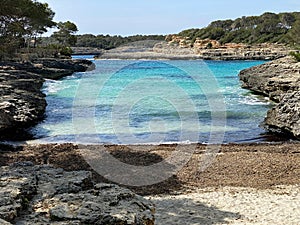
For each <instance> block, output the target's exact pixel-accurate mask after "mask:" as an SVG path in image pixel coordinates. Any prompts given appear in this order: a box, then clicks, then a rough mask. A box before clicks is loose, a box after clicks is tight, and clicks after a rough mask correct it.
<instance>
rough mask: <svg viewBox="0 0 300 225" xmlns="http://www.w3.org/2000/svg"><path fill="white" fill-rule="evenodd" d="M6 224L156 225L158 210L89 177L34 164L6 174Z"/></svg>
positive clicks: (2, 175) (1, 209)
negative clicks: (156, 212) (95, 182)
mask: <svg viewBox="0 0 300 225" xmlns="http://www.w3.org/2000/svg"><path fill="white" fill-rule="evenodd" d="M0 181H1V183H0V186H1V189H0V224H10V223H13V224H135V225H136V224H141V225H152V224H154V211H155V207H154V205H153V204H152V203H151V202H150V201H148V200H146V199H144V198H143V197H141V196H138V195H136V194H135V193H133V192H132V191H130V190H128V189H125V188H121V187H119V186H117V185H113V184H103V183H102V184H94V183H93V182H92V175H91V173H90V172H88V171H72V172H66V171H64V170H63V169H56V168H53V167H51V166H48V165H43V166H34V165H33V164H32V163H31V162H24V163H16V164H13V165H11V166H6V167H1V168H0Z"/></svg>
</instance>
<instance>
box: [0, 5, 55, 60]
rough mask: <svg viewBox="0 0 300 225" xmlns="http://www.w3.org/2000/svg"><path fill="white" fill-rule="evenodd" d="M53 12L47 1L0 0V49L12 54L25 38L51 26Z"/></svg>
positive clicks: (52, 23)
mask: <svg viewBox="0 0 300 225" xmlns="http://www.w3.org/2000/svg"><path fill="white" fill-rule="evenodd" d="M53 17H54V12H53V11H52V10H51V9H50V8H49V6H48V4H47V3H40V2H37V1H33V0H1V7H0V43H1V44H0V51H1V53H2V54H5V53H7V54H8V55H9V54H12V52H14V51H15V50H16V49H17V48H19V47H21V46H24V45H25V39H29V38H32V37H36V36H37V35H38V34H42V33H44V32H46V31H47V28H50V27H53V26H54V25H55V23H54V22H53V21H52V19H53Z"/></svg>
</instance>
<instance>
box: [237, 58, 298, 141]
mask: <svg viewBox="0 0 300 225" xmlns="http://www.w3.org/2000/svg"><path fill="white" fill-rule="evenodd" d="M239 76H240V79H241V81H242V87H244V88H247V89H250V90H252V91H255V92H257V93H260V94H263V95H266V96H268V97H270V99H272V100H274V101H275V102H277V103H278V104H277V105H276V106H275V107H274V108H272V109H271V110H270V111H269V112H268V114H267V117H266V118H265V120H264V122H263V124H262V125H263V126H264V127H265V128H266V129H268V130H270V131H272V132H276V133H280V134H284V135H289V136H293V137H295V138H298V139H300V62H296V61H295V60H294V59H293V58H291V57H285V58H282V59H278V60H274V61H272V62H268V63H265V64H263V65H260V66H256V67H252V68H249V69H246V70H243V71H241V72H240V74H239Z"/></svg>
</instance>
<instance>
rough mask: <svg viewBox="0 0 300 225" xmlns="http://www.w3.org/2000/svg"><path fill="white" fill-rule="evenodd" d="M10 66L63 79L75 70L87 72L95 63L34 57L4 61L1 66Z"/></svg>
mask: <svg viewBox="0 0 300 225" xmlns="http://www.w3.org/2000/svg"><path fill="white" fill-rule="evenodd" d="M1 66H2V67H10V68H11V69H15V70H24V71H27V72H31V73H35V74H38V75H41V76H42V77H43V78H46V79H54V80H57V79H61V78H63V77H65V76H69V75H72V74H73V73H74V72H85V71H87V70H93V69H94V68H95V65H94V64H93V63H92V62H91V61H89V60H84V59H77V60H71V59H55V58H49V59H45V58H43V59H34V60H33V61H31V62H23V63H20V62H4V63H0V67H1Z"/></svg>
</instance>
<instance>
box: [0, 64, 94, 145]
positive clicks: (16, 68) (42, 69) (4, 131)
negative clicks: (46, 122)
mask: <svg viewBox="0 0 300 225" xmlns="http://www.w3.org/2000/svg"><path fill="white" fill-rule="evenodd" d="M91 65H92V62H90V61H86V60H78V61H72V60H55V59H43V60H39V61H36V62H34V63H29V62H28V63H16V62H6V63H4V62H1V63H0V88H1V89H0V138H5V139H7V138H12V137H13V138H18V137H16V136H18V135H20V134H22V131H23V129H24V128H28V127H30V126H33V125H35V124H36V123H37V122H39V121H40V120H42V119H43V116H44V113H45V109H46V105H47V103H46V100H45V95H44V94H43V93H42V92H41V88H42V86H43V82H44V78H48V79H58V78H61V77H63V76H67V75H71V74H72V73H74V72H77V71H78V72H82V71H85V70H87V69H88V68H89V67H90V66H91ZM19 131H20V132H19Z"/></svg>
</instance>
